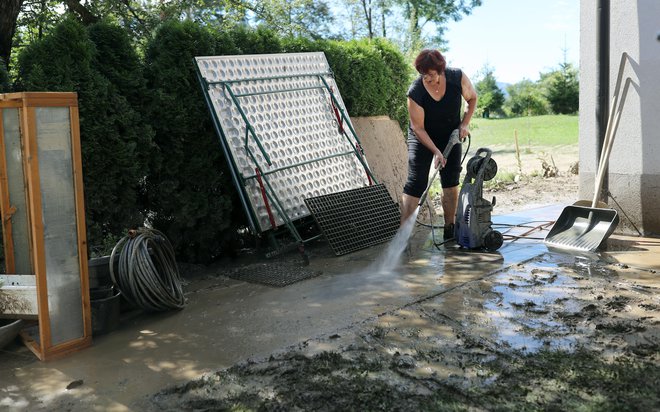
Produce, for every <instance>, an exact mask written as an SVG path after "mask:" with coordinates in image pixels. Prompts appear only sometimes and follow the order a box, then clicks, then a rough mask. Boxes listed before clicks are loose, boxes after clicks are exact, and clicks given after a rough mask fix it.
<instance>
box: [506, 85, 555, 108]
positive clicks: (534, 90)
mask: <svg viewBox="0 0 660 412" xmlns="http://www.w3.org/2000/svg"><path fill="white" fill-rule="evenodd" d="M506 90H507V92H508V93H509V98H508V99H507V100H506V103H505V105H506V107H507V109H508V110H509V111H510V112H511V114H512V115H514V116H524V115H527V116H540V115H543V114H548V112H549V111H550V108H549V104H548V101H547V99H546V98H545V95H544V92H543V88H542V87H541V85H540V84H538V83H536V82H533V81H531V80H527V79H523V80H522V81H520V82H518V83H516V84H512V85H510V86H509V87H507V89H506Z"/></svg>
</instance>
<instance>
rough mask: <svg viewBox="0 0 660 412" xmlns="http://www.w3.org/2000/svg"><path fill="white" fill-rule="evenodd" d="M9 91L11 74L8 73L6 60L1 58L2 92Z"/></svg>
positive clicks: (0, 89)
mask: <svg viewBox="0 0 660 412" xmlns="http://www.w3.org/2000/svg"><path fill="white" fill-rule="evenodd" d="M8 91H9V74H7V68H6V67H5V62H4V61H2V59H0V93H6V92H8Z"/></svg>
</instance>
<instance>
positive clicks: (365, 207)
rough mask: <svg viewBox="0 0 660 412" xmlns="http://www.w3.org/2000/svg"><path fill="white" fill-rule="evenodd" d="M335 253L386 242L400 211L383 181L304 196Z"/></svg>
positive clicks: (396, 224)
mask: <svg viewBox="0 0 660 412" xmlns="http://www.w3.org/2000/svg"><path fill="white" fill-rule="evenodd" d="M305 203H306V204H307V207H308V208H309V210H310V211H311V212H312V215H313V216H314V218H315V219H316V221H317V223H318V224H319V226H320V227H321V230H322V231H323V233H324V234H325V237H326V238H327V240H328V243H330V246H331V247H332V250H333V251H334V252H335V254H336V255H344V254H346V253H350V252H353V251H356V250H359V249H364V248H366V247H369V246H373V245H376V244H378V243H382V242H386V241H388V240H390V239H392V237H394V235H395V234H396V231H397V230H398V229H399V222H400V219H401V214H400V212H399V208H398V206H397V205H396V203H394V202H393V201H392V198H391V197H390V195H389V193H388V192H387V189H386V188H385V185H383V184H378V185H373V186H366V187H360V188H357V189H351V190H346V191H343V192H339V193H333V194H330V195H324V196H318V197H313V198H309V199H305Z"/></svg>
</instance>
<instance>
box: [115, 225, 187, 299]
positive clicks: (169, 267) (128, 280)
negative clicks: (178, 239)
mask: <svg viewBox="0 0 660 412" xmlns="http://www.w3.org/2000/svg"><path fill="white" fill-rule="evenodd" d="M117 253H118V254H119V262H118V264H117V266H118V267H117V268H115V256H116V255H117ZM115 269H117V270H115ZM110 277H111V279H112V282H113V283H114V284H115V285H117V287H118V288H119V290H120V291H121V293H122V295H124V297H125V298H126V299H127V300H128V301H129V302H130V303H133V304H134V305H136V306H138V307H140V308H142V309H145V310H149V311H165V310H170V309H183V307H184V306H185V304H186V300H185V297H184V295H183V288H182V286H181V276H180V275H179V269H178V267H177V265H176V260H175V258H174V249H173V248H172V245H171V244H170V242H169V241H168V240H167V238H166V237H165V235H163V233H161V232H159V231H158V230H155V229H148V228H140V229H136V230H130V231H129V232H128V235H126V236H124V237H123V238H122V239H121V240H119V242H117V244H116V245H115V247H114V248H113V249H112V253H111V254H110Z"/></svg>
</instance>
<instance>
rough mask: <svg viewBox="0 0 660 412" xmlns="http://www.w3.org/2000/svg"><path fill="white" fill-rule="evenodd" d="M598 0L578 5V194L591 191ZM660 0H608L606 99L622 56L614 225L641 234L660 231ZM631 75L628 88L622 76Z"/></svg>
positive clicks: (612, 176)
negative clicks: (625, 56)
mask: <svg viewBox="0 0 660 412" xmlns="http://www.w3.org/2000/svg"><path fill="white" fill-rule="evenodd" d="M597 5H598V1H597V0H587V1H584V0H583V1H582V2H581V5H580V9H581V16H580V27H581V29H580V121H579V125H580V142H579V149H580V189H579V190H580V196H579V197H580V198H591V197H592V196H593V192H594V178H595V172H596V170H597V163H598V157H599V152H598V149H597V145H598V144H597V142H598V137H597V119H596V103H597V90H598V79H597V77H596V76H597V69H598V66H597V64H598V62H597V49H598V47H597V29H598V27H597V23H596V22H597V17H598V10H597ZM659 31H660V1H658V0H638V1H630V0H610V51H609V53H610V63H609V64H610V70H609V77H610V84H609V100H610V103H611V99H612V94H613V93H614V90H615V82H616V77H617V73H618V70H619V62H620V60H621V55H622V53H623V52H627V53H628V55H629V56H630V58H629V59H628V60H627V61H626V63H625V65H626V66H625V71H624V76H623V81H624V83H623V85H622V88H621V90H622V92H624V91H625V94H624V93H622V94H621V96H620V100H621V101H622V102H623V106H622V109H621V113H620V115H621V117H620V121H619V125H618V128H617V129H616V130H615V135H614V136H615V138H614V139H615V140H614V144H613V148H612V153H611V156H610V161H609V172H608V175H607V178H608V184H609V190H610V192H611V193H612V195H613V196H614V197H615V198H616V201H617V202H618V203H619V205H620V208H619V207H616V205H615V203H614V202H613V201H612V200H611V199H610V200H609V201H608V203H609V204H610V206H612V207H614V208H615V209H618V210H619V212H620V214H621V223H620V224H619V228H618V229H617V231H618V232H622V233H630V232H632V231H633V228H632V225H631V224H630V222H629V221H628V219H627V218H626V217H625V216H624V214H623V213H621V212H622V211H623V212H625V214H627V215H628V216H629V217H630V219H631V220H632V222H633V223H634V224H635V226H637V227H638V228H639V229H640V230H641V231H642V233H644V234H646V235H658V234H660V41H658V40H657V36H658V32H659ZM628 78H630V82H629V86H628V88H627V90H626V89H625V88H624V86H625V81H626V79H628Z"/></svg>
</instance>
